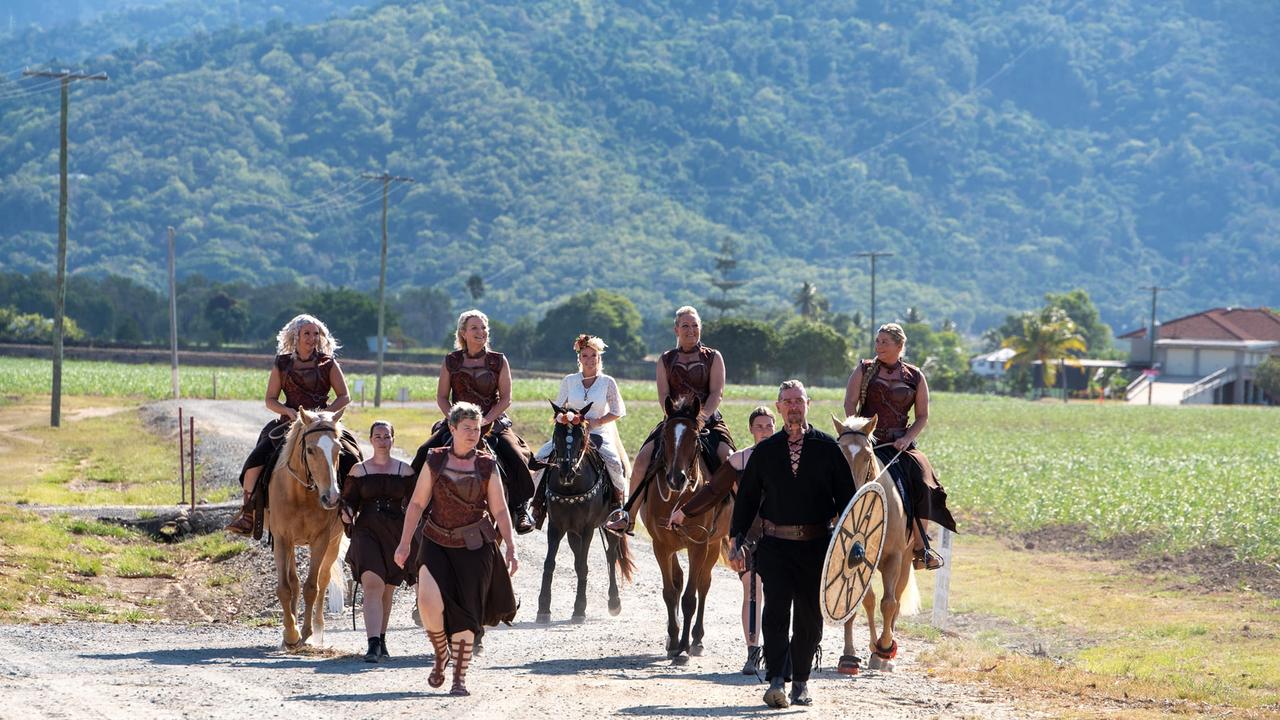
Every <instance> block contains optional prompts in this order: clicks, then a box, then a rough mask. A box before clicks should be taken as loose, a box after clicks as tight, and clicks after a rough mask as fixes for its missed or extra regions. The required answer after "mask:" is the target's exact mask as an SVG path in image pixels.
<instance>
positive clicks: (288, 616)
mask: <svg viewBox="0 0 1280 720" xmlns="http://www.w3.org/2000/svg"><path fill="white" fill-rule="evenodd" d="M273 550H274V554H275V561H276V597H277V598H279V600H280V612H281V621H282V622H283V624H284V642H283V644H282V647H283V648H284V649H285V650H292V649H294V648H296V647H298V645H300V644H301V643H302V639H301V638H300V637H299V636H298V623H297V620H296V618H295V617H294V612H295V608H296V606H297V604H298V568H297V565H296V563H295V562H294V558H293V541H292V540H289V539H287V538H283V537H277V538H275V545H274V548H273Z"/></svg>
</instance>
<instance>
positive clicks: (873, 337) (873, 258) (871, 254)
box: [854, 252, 893, 356]
mask: <svg viewBox="0 0 1280 720" xmlns="http://www.w3.org/2000/svg"><path fill="white" fill-rule="evenodd" d="M854 255H856V256H858V257H869V258H871V355H872V356H875V354H876V258H882V257H893V253H891V252H860V253H854Z"/></svg>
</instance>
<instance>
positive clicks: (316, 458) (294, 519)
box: [266, 410, 343, 650]
mask: <svg viewBox="0 0 1280 720" xmlns="http://www.w3.org/2000/svg"><path fill="white" fill-rule="evenodd" d="M342 434H343V429H342V424H341V423H340V422H338V421H337V420H336V419H335V418H334V415H333V413H330V412H309V411H307V410H299V411H298V417H297V419H296V420H294V421H293V423H292V424H291V425H290V426H289V430H288V432H287V434H286V436H285V441H284V444H283V447H282V448H281V450H280V458H279V459H278V460H277V461H276V464H275V466H274V467H273V468H272V470H271V481H270V484H269V485H268V487H267V493H268V505H267V517H266V525H267V528H268V529H269V530H270V531H271V543H272V549H273V550H274V552H275V561H276V597H278V598H280V607H281V609H282V610H283V611H284V639H283V643H282V645H281V646H282V647H283V648H284V649H286V650H296V649H298V648H299V647H301V645H302V644H303V643H304V642H306V641H307V639H308V638H310V637H311V636H312V632H313V630H314V632H315V636H316V638H317V640H318V642H320V643H323V642H324V598H323V593H324V592H325V590H327V589H328V587H329V576H330V573H331V572H332V569H333V567H334V560H335V559H337V557H338V545H339V542H340V540H341V539H342V523H341V522H340V521H339V519H338V501H339V497H340V493H341V489H340V487H339V484H338V478H339V474H338V457H339V452H340V450H341V446H342V443H341V438H342ZM301 545H306V546H308V547H309V548H310V551H311V554H310V561H309V562H308V567H307V578H306V580H305V582H304V583H303V584H302V595H303V599H304V600H305V606H304V614H303V619H302V632H301V633H299V632H298V627H297V621H296V619H295V617H294V612H295V609H296V605H297V602H298V589H299V588H298V568H297V561H296V559H295V558H294V548H295V547H298V546H301Z"/></svg>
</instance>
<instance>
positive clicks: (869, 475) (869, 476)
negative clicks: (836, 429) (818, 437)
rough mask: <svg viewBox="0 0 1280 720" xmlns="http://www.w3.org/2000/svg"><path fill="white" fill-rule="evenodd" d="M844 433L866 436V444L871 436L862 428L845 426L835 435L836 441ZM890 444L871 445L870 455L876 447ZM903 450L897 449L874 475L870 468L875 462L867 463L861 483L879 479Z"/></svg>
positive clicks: (874, 451) (873, 466) (873, 454)
mask: <svg viewBox="0 0 1280 720" xmlns="http://www.w3.org/2000/svg"><path fill="white" fill-rule="evenodd" d="M845 435H861V436H862V437H864V438H866V439H867V444H868V445H871V436H870V435H868V434H867V433H866V432H865V431H863V430H849V429H847V428H846V429H845V430H844V431H843V432H841V433H840V434H839V435H837V436H836V441H837V442H839V441H840V438H842V437H844V436H845ZM892 445H893V443H891V442H883V443H880V444H879V445H871V456H872V457H875V454H876V450H878V449H880V448H882V447H890V446H892ZM904 452H906V451H905V450H899V451H898V454H897V455H894V456H893V459H892V460H890V461H889V462H887V463H885V464H884V467H882V468H880V472H879V473H876V474H875V475H872V470H873V469H874V468H875V463H867V474H866V475H865V476H863V478H864V479H863V482H862V484H863V485H866V484H867V483H873V482H875V481H876V480H879V479H880V476H881V475H883V474H884V473H885V471H887V470H888V469H889V466H890V465H892V464H894V463H895V462H897V461H898V457H899V456H901V455H902V453H904ZM858 487H861V485H859V486H858Z"/></svg>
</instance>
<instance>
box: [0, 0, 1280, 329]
mask: <svg viewBox="0 0 1280 720" xmlns="http://www.w3.org/2000/svg"><path fill="white" fill-rule="evenodd" d="M254 4H255V3H254V2H251V1H250V0H241V1H240V5H241V7H242V8H243V7H248V6H250V5H254ZM256 4H260V5H262V6H264V7H265V6H268V3H267V2H262V3H256ZM100 32H102V33H106V34H109V33H110V32H111V30H110V29H109V28H108V27H105V26H104V28H103V29H102V30H101V31H100ZM49 54H50V55H53V54H56V53H54V52H51V53H49ZM84 68H85V69H87V70H92V71H105V72H108V73H110V75H111V80H110V82H108V83H93V84H84V85H79V86H76V87H75V88H74V90H73V95H74V99H73V100H72V121H71V122H72V130H71V134H72V139H73V143H72V155H71V157H72V172H73V173H76V174H77V175H76V177H77V178H78V179H77V180H76V181H75V189H74V197H73V204H72V217H73V225H72V240H73V246H72V251H71V260H70V263H71V268H72V270H73V271H74V272H115V273H120V274H125V275H128V276H130V277H134V278H136V279H140V280H142V281H144V282H147V283H150V284H152V285H156V286H159V285H160V284H161V283H162V282H163V278H164V274H163V258H164V254H163V233H164V228H165V226H166V225H170V224H172V225H175V226H177V227H178V228H179V248H180V250H179V252H180V256H179V267H180V272H181V273H184V274H191V273H201V274H204V275H206V276H208V277H211V278H216V279H245V280H250V281H253V282H257V283H263V284H265V283H268V282H272V281H275V280H279V279H282V278H302V279H305V280H309V281H314V282H323V283H330V284H335V285H353V286H357V287H364V288H370V287H375V286H376V282H377V263H378V232H379V213H380V209H381V208H380V199H381V197H380V184H379V183H377V182H376V181H364V180H361V179H360V178H359V174H360V173H361V172H364V171H369V170H379V171H380V170H382V169H384V168H385V169H387V170H389V171H390V172H392V173H395V174H400V175H408V176H413V177H415V178H416V179H417V182H416V183H415V184H413V185H397V186H396V187H395V188H394V189H393V191H392V196H391V207H392V209H391V238H392V242H391V252H390V268H391V272H390V282H391V284H392V286H393V287H394V288H403V287H407V286H423V285H425V286H438V287H441V288H443V289H446V290H447V291H449V292H450V293H451V294H453V295H454V296H455V297H457V298H459V299H460V300H459V304H461V302H463V300H461V299H462V298H469V296H468V295H467V294H466V293H467V290H466V283H467V279H468V277H469V276H470V275H472V274H473V273H474V274H478V275H479V276H480V277H481V278H483V280H484V284H485V286H486V292H485V294H484V295H483V296H482V298H481V299H480V300H479V304H480V306H481V307H482V308H484V309H485V310H486V311H489V312H491V313H492V314H495V315H496V316H498V317H501V318H505V319H510V318H513V317H517V316H521V315H523V314H525V313H527V312H530V311H534V310H540V309H545V308H546V307H547V306H548V305H549V304H550V303H552V302H554V301H557V300H560V299H563V298H565V297H567V296H569V295H571V294H573V293H576V292H578V291H580V290H582V289H585V288H589V287H602V288H609V289H614V290H618V291H620V292H622V293H624V294H626V295H628V296H629V297H631V298H632V299H633V300H635V301H636V303H637V305H639V307H640V308H642V310H643V311H644V312H645V313H649V314H650V315H666V314H667V313H668V312H669V311H670V309H671V308H673V307H675V306H676V305H678V304H681V303H683V302H690V301H695V302H696V301H699V300H701V299H703V298H706V297H708V296H710V295H712V294H713V293H712V290H711V287H710V285H709V283H708V279H707V273H708V272H709V271H710V270H711V268H712V257H713V256H714V255H715V253H716V252H717V249H718V248H719V247H720V244H721V240H722V239H723V238H725V237H730V238H733V239H735V240H736V241H737V245H738V247H739V249H740V250H739V252H740V254H741V257H740V262H739V264H738V269H737V272H738V273H740V276H741V277H742V278H743V279H748V280H749V282H748V284H747V285H746V286H745V287H744V288H743V289H742V290H741V291H740V292H741V294H742V295H743V296H744V297H745V296H753V297H755V298H757V299H758V300H760V301H761V302H763V303H765V304H773V305H779V304H784V303H788V302H789V297H790V296H791V295H793V294H794V292H795V290H796V289H797V288H798V287H799V286H800V285H801V283H802V282H803V281H812V282H814V283H816V285H817V286H818V288H819V289H820V290H821V291H822V292H823V293H824V294H825V295H827V297H828V298H829V299H830V300H831V304H832V310H837V311H838V310H854V309H861V310H864V311H865V307H866V298H867V293H868V284H869V283H868V263H867V261H866V260H865V259H862V258H857V257H855V256H854V253H857V252H860V251H868V250H888V251H891V252H894V253H896V255H895V256H894V257H891V258H883V259H881V260H880V262H879V266H878V267H879V275H878V277H877V282H878V287H877V290H878V294H879V298H878V304H879V306H880V308H881V310H880V312H879V315H880V317H881V318H884V317H885V316H886V315H893V314H897V313H901V312H902V311H903V310H904V309H905V307H906V306H908V305H911V306H915V307H918V308H922V309H923V310H924V311H925V313H926V315H927V316H929V317H933V318H942V317H949V318H952V319H954V320H955V321H956V322H957V324H958V325H959V327H960V328H961V329H967V330H977V329H981V328H982V327H985V326H988V325H991V324H994V323H996V322H998V321H1000V320H1001V319H1002V318H1003V317H1004V316H1005V314H1006V313H1007V312H1009V311H1011V310H1020V309H1024V308H1028V307H1034V306H1036V305H1037V304H1038V300H1039V298H1040V297H1041V296H1042V295H1043V294H1044V293H1045V292H1046V291H1057V290H1066V289H1070V288H1072V287H1077V286H1078V287H1083V288H1085V289H1087V290H1088V291H1089V293H1090V295H1091V296H1092V297H1093V299H1094V300H1095V301H1096V302H1097V304H1098V306H1099V308H1100V309H1101V311H1102V314H1103V318H1104V319H1105V320H1107V321H1109V322H1111V323H1113V324H1116V325H1119V326H1121V327H1124V328H1127V327H1129V326H1132V325H1135V324H1139V323H1140V322H1141V318H1143V317H1145V312H1146V308H1147V304H1146V303H1147V300H1148V297H1149V296H1147V295H1145V294H1143V293H1142V292H1141V291H1140V290H1138V289H1137V288H1138V287H1139V286H1142V285H1148V284H1151V283H1152V282H1156V283H1158V284H1160V285H1162V286H1168V287H1172V288H1173V289H1172V290H1171V291H1169V292H1167V293H1165V294H1164V295H1162V300H1161V306H1162V308H1164V311H1163V312H1162V313H1161V314H1162V315H1164V314H1166V312H1167V313H1168V314H1174V313H1177V312H1182V311H1193V310H1197V309H1201V308H1203V307H1208V306H1211V305H1225V304H1235V305H1240V304H1248V305H1258V304H1271V305H1276V304H1280V291H1278V290H1277V289H1276V288H1277V286H1278V285H1280V270H1278V269H1277V268H1280V133H1278V132H1277V128H1280V106H1278V105H1277V102H1278V99H1280V5H1276V4H1272V3H1253V2H1248V1H1246V0H1218V1H1216V2H1214V1H1211V0H1206V1H1201V2H1168V1H1156V0H1119V1H1117V2H1112V3H1105V4H1094V3H1087V2H1074V3H1065V2H1052V1H1048V0H1042V1H1040V2H1025V3H1024V2H1001V3H989V2H978V1H977V0H950V1H947V0H935V1H932V2H919V3H898V2H890V0H859V1H858V2H856V3H855V2H851V1H849V0H843V1H835V0H805V1H799V0H720V1H711V0H703V1H701V2H691V1H690V2H679V1H676V0H669V1H667V2H657V1H656V0H653V1H649V0H631V1H628V2H623V1H621V0H601V1H599V2H587V1H583V2H563V1H552V0H512V1H510V2H498V1H488V2H481V1H479V0H467V1H462V0H449V1H447V0H435V1H431V2H404V3H389V4H385V5H381V6H378V7H376V8H373V9H369V10H356V11H354V12H353V13H352V14H351V15H350V16H349V17H345V18H339V19H333V20H329V21H326V22H323V23H320V24H315V25H309V26H286V25H282V24H279V23H275V24H269V25H266V26H259V27H256V28H248V29H243V28H242V29H238V30H227V31H222V32H217V33H213V34H209V35H201V36H200V37H190V38H187V39H183V40H176V41H173V42H169V43H151V44H139V43H134V44H131V45H126V46H122V47H120V48H118V49H116V50H114V51H113V52H111V53H110V54H108V55H105V56H102V57H98V58H96V59H93V60H91V61H88V62H86V63H85V64H84ZM35 87H37V88H38V86H35ZM16 92H19V91H17V90H14V89H13V86H12V85H6V86H3V87H0V265H3V266H4V267H5V268H8V269H17V270H22V271H29V270H33V269H36V268H48V267H50V263H51V258H52V255H53V248H54V245H55V242H56V226H55V218H56V204H57V182H56V168H57V95H56V93H55V92H45V93H39V92H38V91H36V90H31V91H27V94H22V95H20V96H14V93H16Z"/></svg>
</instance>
